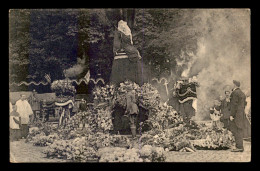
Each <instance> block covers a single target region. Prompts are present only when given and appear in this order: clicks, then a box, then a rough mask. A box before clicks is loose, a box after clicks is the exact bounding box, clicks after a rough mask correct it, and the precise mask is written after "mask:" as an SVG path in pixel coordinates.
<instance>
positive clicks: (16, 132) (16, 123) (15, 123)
mask: <svg viewBox="0 0 260 171" xmlns="http://www.w3.org/2000/svg"><path fill="white" fill-rule="evenodd" d="M20 126H21V116H20V115H19V113H18V112H17V106H16V105H13V111H12V112H11V113H10V140H11V141H17V140H19V139H20V138H21V137H20V136H21V131H20Z"/></svg>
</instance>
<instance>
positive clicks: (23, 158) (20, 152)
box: [10, 139, 68, 163]
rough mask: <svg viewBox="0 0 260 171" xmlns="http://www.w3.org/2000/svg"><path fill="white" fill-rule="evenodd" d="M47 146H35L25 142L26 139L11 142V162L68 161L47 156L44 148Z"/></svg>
mask: <svg viewBox="0 0 260 171" xmlns="http://www.w3.org/2000/svg"><path fill="white" fill-rule="evenodd" d="M45 148H46V147H38V146H33V145H32V144H30V143H25V139H21V140H19V141H13V142H10V162H12V163H32V162H35V163H43V162H47V163H50V162H55V163H57V162H68V161H66V160H61V159H49V158H46V157H45V154H44V153H43V150H44V149H45Z"/></svg>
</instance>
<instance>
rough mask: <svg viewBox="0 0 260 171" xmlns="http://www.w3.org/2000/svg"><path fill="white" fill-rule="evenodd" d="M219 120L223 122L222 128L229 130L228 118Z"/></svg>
mask: <svg viewBox="0 0 260 171" xmlns="http://www.w3.org/2000/svg"><path fill="white" fill-rule="evenodd" d="M221 121H222V122H223V123H224V128H226V129H228V130H230V128H229V122H230V120H229V119H222V120H221Z"/></svg>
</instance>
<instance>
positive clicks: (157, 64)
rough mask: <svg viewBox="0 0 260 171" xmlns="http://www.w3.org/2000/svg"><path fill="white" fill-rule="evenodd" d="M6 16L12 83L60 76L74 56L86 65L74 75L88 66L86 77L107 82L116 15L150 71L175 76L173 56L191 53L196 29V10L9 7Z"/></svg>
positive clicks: (178, 56) (197, 34)
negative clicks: (8, 29) (30, 8)
mask: <svg viewBox="0 0 260 171" xmlns="http://www.w3.org/2000/svg"><path fill="white" fill-rule="evenodd" d="M122 11H123V12H122ZM129 11H130V12H129ZM127 14H128V15H127ZM9 17H10V18H9V27H10V34H9V49H10V51H9V52H10V53H9V61H10V65H9V68H10V69H9V72H10V81H14V82H19V81H24V80H25V81H28V80H35V81H40V80H43V79H44V75H45V73H49V74H50V75H51V78H52V79H53V80H55V79H62V78H64V75H63V70H64V69H68V68H70V67H72V66H73V65H75V64H76V63H77V60H78V58H79V59H85V66H86V67H85V70H84V72H82V73H79V75H78V78H81V77H83V76H84V74H86V72H87V70H88V69H90V71H91V75H92V77H94V78H98V77H103V78H104V79H105V81H109V77H110V72H111V67H112V62H113V52H112V47H113V31H114V29H115V26H117V23H118V21H119V20H120V19H125V20H127V21H128V22H129V25H130V28H131V30H132V34H133V42H134V45H135V46H136V47H137V48H138V50H139V51H140V54H141V56H142V57H143V63H144V65H146V66H148V68H150V69H151V71H150V74H151V75H152V76H161V75H169V74H170V73H174V74H177V75H178V74H179V73H178V71H177V70H176V68H177V67H176V66H177V63H176V59H178V58H180V56H181V54H182V53H183V52H185V53H186V52H195V50H196V45H197V43H196V41H197V38H198V36H199V34H200V33H199V32H198V31H196V30H195V29H194V28H193V25H194V22H196V19H197V18H196V17H197V15H196V10H184V9H123V10H122V9H121V10H120V9H66V10H64V9H63V10H62V9H48V10H41V9H37V10H11V11H10V14H9ZM184 55H187V54H184ZM99 74H100V75H99Z"/></svg>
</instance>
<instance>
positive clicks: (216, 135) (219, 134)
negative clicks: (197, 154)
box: [192, 127, 234, 150]
mask: <svg viewBox="0 0 260 171" xmlns="http://www.w3.org/2000/svg"><path fill="white" fill-rule="evenodd" d="M200 132H201V134H200V135H199V136H197V137H196V139H195V140H193V141H192V143H193V145H194V147H195V148H197V149H213V150H221V149H229V148H231V147H232V146H234V136H233V134H232V133H231V132H230V131H229V130H227V129H223V128H222V129H218V130H216V129H212V128H206V127H204V128H202V129H200Z"/></svg>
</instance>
